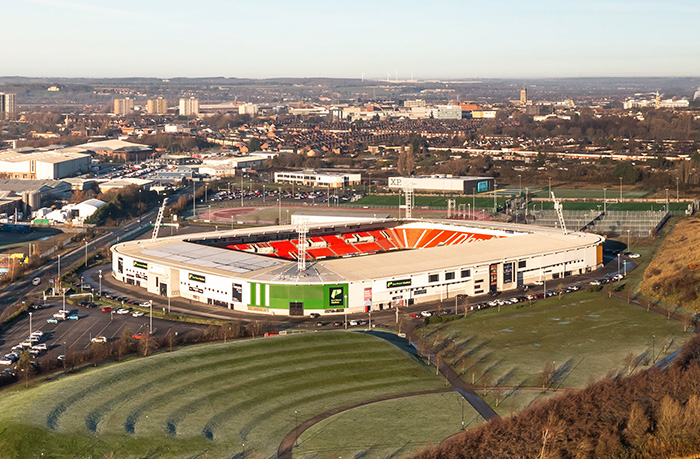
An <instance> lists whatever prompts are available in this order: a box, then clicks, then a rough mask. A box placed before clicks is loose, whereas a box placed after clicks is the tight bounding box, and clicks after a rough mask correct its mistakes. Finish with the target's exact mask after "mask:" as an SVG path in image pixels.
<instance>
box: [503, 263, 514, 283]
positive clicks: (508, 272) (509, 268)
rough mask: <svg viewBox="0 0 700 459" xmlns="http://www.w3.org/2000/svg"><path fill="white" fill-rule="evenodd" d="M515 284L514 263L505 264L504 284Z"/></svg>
mask: <svg viewBox="0 0 700 459" xmlns="http://www.w3.org/2000/svg"><path fill="white" fill-rule="evenodd" d="M511 282H513V263H503V283H504V284H510V283H511Z"/></svg>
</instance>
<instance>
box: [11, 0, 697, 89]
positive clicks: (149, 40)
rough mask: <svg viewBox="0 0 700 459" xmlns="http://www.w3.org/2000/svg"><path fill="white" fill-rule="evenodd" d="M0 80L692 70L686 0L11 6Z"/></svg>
mask: <svg viewBox="0 0 700 459" xmlns="http://www.w3.org/2000/svg"><path fill="white" fill-rule="evenodd" d="M3 17H4V21H3V35H4V37H5V38H6V41H5V45H4V46H2V48H1V49H0V59H1V62H2V66H0V75H1V76H28V77H95V78H100V77H130V76H144V77H160V78H169V77H178V76H181V77H206V76H226V77H241V78H276V77H347V78H361V77H362V76H364V77H365V78H371V79H386V78H387V77H389V78H390V79H399V80H409V79H411V78H414V79H431V78H436V79H438V78H439V79H468V78H549V77H551V78H559V77H608V76H609V77H616V76H620V77H647V76H700V61H698V59H697V50H698V49H700V33H698V32H697V29H696V24H697V23H698V22H699V20H700V5H697V4H695V3H694V2H691V1H689V0H688V1H683V0H670V1H667V2H664V3H656V2H650V1H629V0H611V1H607V2H606V1H590V2H576V3H574V2H557V1H553V0H549V1H545V0H539V1H532V2H521V1H517V0H496V1H492V2H475V1H448V0H436V1H433V2H418V1H412V0H406V1H398V0H386V1H382V2H371V1H367V0H358V1H354V2H332V1H331V2H329V1H320V0H301V1H297V2H286V1H283V0H268V1H264V2H263V1H260V2H250V1H247V2H245V1H224V0H210V1H206V2H201V3H193V2H184V1H180V0H171V1H164V0H151V1H147V2H142V1H136V0H121V1H119V2H117V3H110V4H109V5H107V4H106V3H102V2H100V3H97V2H89V1H87V0H19V1H15V2H11V3H8V4H6V5H4V8H3Z"/></svg>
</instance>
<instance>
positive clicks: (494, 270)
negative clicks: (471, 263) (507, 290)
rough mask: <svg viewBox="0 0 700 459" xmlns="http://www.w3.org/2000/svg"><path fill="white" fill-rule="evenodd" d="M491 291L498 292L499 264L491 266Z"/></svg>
mask: <svg viewBox="0 0 700 459" xmlns="http://www.w3.org/2000/svg"><path fill="white" fill-rule="evenodd" d="M489 291H490V292H492V293H493V292H497V291H498V263H493V264H492V265H490V266H489Z"/></svg>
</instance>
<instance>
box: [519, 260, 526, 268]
mask: <svg viewBox="0 0 700 459" xmlns="http://www.w3.org/2000/svg"><path fill="white" fill-rule="evenodd" d="M526 266H527V261H526V260H523V261H519V262H518V268H524V267H526Z"/></svg>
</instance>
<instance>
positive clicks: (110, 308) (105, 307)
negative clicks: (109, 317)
mask: <svg viewBox="0 0 700 459" xmlns="http://www.w3.org/2000/svg"><path fill="white" fill-rule="evenodd" d="M113 310H114V308H113V307H112V306H103V307H102V312H112V311H113Z"/></svg>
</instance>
